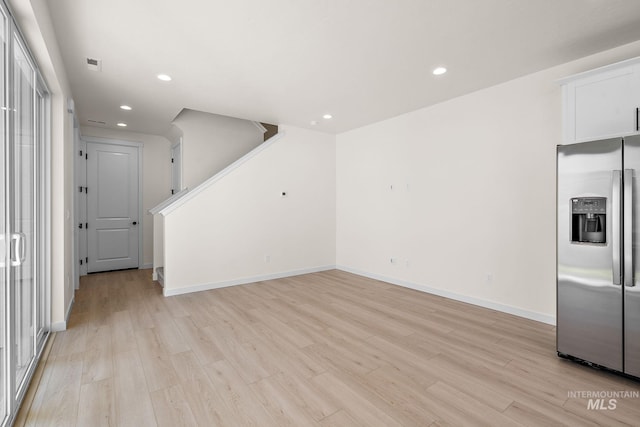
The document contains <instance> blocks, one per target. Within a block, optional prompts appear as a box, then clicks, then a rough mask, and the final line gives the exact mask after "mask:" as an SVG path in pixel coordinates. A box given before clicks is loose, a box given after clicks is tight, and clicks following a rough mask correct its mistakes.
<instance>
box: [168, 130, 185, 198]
mask: <svg viewBox="0 0 640 427" xmlns="http://www.w3.org/2000/svg"><path fill="white" fill-rule="evenodd" d="M176 150H177V152H178V159H179V163H178V164H177V169H178V175H179V176H178V182H179V185H178V187H179V188H173V183H174V182H175V181H176V179H175V178H176V177H175V176H174V174H175V173H176V166H175V165H176V163H174V161H173V160H174V158H175V157H174V155H173V153H174V151H176ZM182 176H183V174H182V137H180V139H179V140H178V142H176V143H175V144H173V145H172V146H171V189H172V190H173V194H177V193H179V192H180V190H182V189H183V188H184V185H183V180H182Z"/></svg>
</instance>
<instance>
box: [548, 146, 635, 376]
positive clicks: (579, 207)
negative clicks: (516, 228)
mask: <svg viewBox="0 0 640 427" xmlns="http://www.w3.org/2000/svg"><path fill="white" fill-rule="evenodd" d="M557 167H558V171H557V172H558V174H557V179H558V188H557V197H558V200H557V204H558V217H557V236H558V241H557V250H558V251H557V256H558V270H557V272H558V277H557V350H558V355H560V356H563V357H569V358H573V359H578V360H581V361H586V362H589V363H591V364H594V365H598V366H601V367H605V368H609V369H613V370H615V371H619V372H623V373H626V374H628V375H633V376H635V377H640V271H639V269H640V259H639V256H640V247H639V245H638V238H639V236H638V229H639V227H640V179H639V178H640V136H632V137H625V138H617V139H608V140H603V141H594V142H586V143H581V144H573V145H563V146H559V147H558V162H557Z"/></svg>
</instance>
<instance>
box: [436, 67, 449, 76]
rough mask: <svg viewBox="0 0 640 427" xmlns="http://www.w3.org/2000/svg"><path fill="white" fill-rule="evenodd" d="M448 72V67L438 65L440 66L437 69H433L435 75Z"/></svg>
mask: <svg viewBox="0 0 640 427" xmlns="http://www.w3.org/2000/svg"><path fill="white" fill-rule="evenodd" d="M446 72H447V69H446V68H444V67H438V68H436V69H434V70H433V75H434V76H441V75H443V74H444V73H446Z"/></svg>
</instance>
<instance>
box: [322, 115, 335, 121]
mask: <svg viewBox="0 0 640 427" xmlns="http://www.w3.org/2000/svg"><path fill="white" fill-rule="evenodd" d="M332 117H333V116H332V115H331V114H325V115H324V116H322V118H323V119H327V120H329V119H330V118H332Z"/></svg>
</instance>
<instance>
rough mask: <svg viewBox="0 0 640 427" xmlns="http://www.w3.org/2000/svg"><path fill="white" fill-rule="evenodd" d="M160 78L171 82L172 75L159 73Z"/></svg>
mask: <svg viewBox="0 0 640 427" xmlns="http://www.w3.org/2000/svg"><path fill="white" fill-rule="evenodd" d="M158 79H160V80H162V81H163V82H170V81H171V76H169V75H167V74H158Z"/></svg>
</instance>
